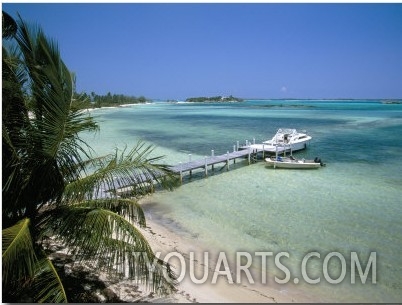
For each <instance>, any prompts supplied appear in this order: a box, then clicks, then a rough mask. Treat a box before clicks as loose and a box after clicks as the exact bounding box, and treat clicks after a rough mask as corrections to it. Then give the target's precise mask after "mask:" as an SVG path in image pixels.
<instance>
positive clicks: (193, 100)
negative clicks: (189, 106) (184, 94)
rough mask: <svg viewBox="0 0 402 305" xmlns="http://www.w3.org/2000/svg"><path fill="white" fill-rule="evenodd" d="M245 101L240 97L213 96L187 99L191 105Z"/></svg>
mask: <svg viewBox="0 0 402 305" xmlns="http://www.w3.org/2000/svg"><path fill="white" fill-rule="evenodd" d="M242 101H243V100H242V99H241V98H238V97H234V96H232V95H230V96H221V95H218V96H212V97H205V96H201V97H190V98H188V99H186V102H189V103H205V102H242Z"/></svg>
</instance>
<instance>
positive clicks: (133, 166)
mask: <svg viewBox="0 0 402 305" xmlns="http://www.w3.org/2000/svg"><path fill="white" fill-rule="evenodd" d="M153 148H154V147H153V146H152V145H146V144H145V143H144V142H142V141H139V142H138V143H137V145H136V146H135V147H134V148H132V149H131V150H130V151H128V152H126V149H124V150H122V151H119V150H117V149H116V152H115V154H111V155H108V156H105V157H103V158H97V159H96V160H94V162H93V163H92V164H91V166H92V168H93V172H92V173H91V174H88V175H87V176H85V177H83V178H81V179H79V180H77V181H74V182H72V183H70V184H68V185H67V186H66V188H65V193H64V196H65V198H66V200H67V201H74V200H83V199H92V198H99V196H101V195H104V194H105V192H106V191H110V192H111V194H112V196H113V194H116V193H117V190H118V189H120V188H124V187H132V190H131V196H132V197H135V196H139V195H145V194H148V193H150V192H151V191H152V188H153V183H154V182H155V183H157V184H160V185H162V186H163V187H165V188H169V189H171V188H173V187H174V186H175V185H176V183H177V180H176V179H175V174H174V173H173V172H172V171H171V170H170V169H169V167H168V166H167V165H165V164H161V163H156V162H158V161H160V160H161V159H162V158H163V157H162V156H157V157H153V156H151V153H152V152H153Z"/></svg>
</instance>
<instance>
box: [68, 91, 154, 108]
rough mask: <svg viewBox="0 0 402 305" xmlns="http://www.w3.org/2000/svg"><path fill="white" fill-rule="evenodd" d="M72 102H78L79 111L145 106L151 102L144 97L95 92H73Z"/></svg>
mask: <svg viewBox="0 0 402 305" xmlns="http://www.w3.org/2000/svg"><path fill="white" fill-rule="evenodd" d="M74 100H80V101H81V103H80V104H79V107H80V108H81V109H84V108H85V109H91V108H102V107H117V106H121V105H131V104H145V103H149V102H151V100H149V99H147V98H146V97H144V96H139V97H136V96H127V95H124V94H112V93H110V92H108V93H107V94H106V95H99V94H96V93H95V92H91V93H90V94H88V93H86V92H81V93H77V92H75V91H74Z"/></svg>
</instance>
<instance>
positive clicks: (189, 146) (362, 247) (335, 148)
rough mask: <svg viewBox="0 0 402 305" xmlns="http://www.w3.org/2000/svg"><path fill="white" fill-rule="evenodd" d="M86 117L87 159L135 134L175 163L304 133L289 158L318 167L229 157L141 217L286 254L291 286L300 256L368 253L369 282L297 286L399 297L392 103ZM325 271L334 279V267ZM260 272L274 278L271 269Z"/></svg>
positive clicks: (348, 296)
mask: <svg viewBox="0 0 402 305" xmlns="http://www.w3.org/2000/svg"><path fill="white" fill-rule="evenodd" d="M93 114H94V115H96V116H99V117H98V119H99V120H100V121H101V131H100V133H99V134H98V135H97V136H96V137H95V138H94V137H89V138H88V139H89V141H90V142H91V144H92V147H93V148H95V149H96V151H97V152H98V153H100V154H101V153H106V152H110V151H111V150H112V149H113V147H123V146H124V145H125V144H127V145H128V146H132V145H134V144H135V143H136V141H137V140H138V139H140V138H141V139H143V140H145V141H147V142H149V143H153V144H155V145H156V146H157V148H156V154H162V155H166V158H165V162H166V163H168V164H176V163H178V162H186V161H187V160H188V159H189V156H188V154H190V153H191V154H192V159H193V160H195V159H197V158H202V157H203V156H208V155H210V154H211V149H214V151H215V155H218V154H223V153H226V151H232V150H233V145H234V144H236V141H240V143H244V142H245V140H248V141H252V140H253V138H255V140H256V142H261V141H262V140H267V139H269V138H271V137H272V136H273V135H274V134H275V132H276V130H277V129H278V128H281V127H289V128H296V129H298V130H307V131H308V133H309V134H310V135H311V136H312V137H313V140H312V142H311V145H310V146H309V148H308V149H307V150H306V151H303V152H298V153H296V154H297V156H299V157H309V158H314V157H315V156H319V157H320V158H321V159H322V160H323V161H324V162H325V163H327V166H326V167H324V168H321V169H318V170H307V171H303V170H283V169H282V170H281V169H276V170H274V169H269V168H266V167H265V165H264V163H263V162H259V163H256V164H252V165H250V166H246V165H244V166H242V165H241V163H242V162H238V163H237V165H236V169H234V166H233V165H232V164H231V166H232V170H230V171H228V172H226V170H222V171H220V170H219V169H220V167H221V166H219V165H218V166H216V168H215V172H214V173H212V171H210V174H211V175H210V176H209V177H208V178H207V179H201V178H202V176H203V172H202V171H198V172H196V173H194V177H193V178H192V181H191V183H185V184H184V185H183V186H181V187H179V188H178V189H176V190H175V191H174V192H159V193H156V194H155V195H153V196H152V197H151V200H152V202H156V203H158V204H157V205H155V207H154V208H153V210H152V211H151V213H153V215H155V216H156V217H158V218H160V219H161V221H162V222H164V223H165V224H166V225H167V226H170V227H171V228H172V229H175V230H178V228H181V230H185V231H186V232H190V234H191V236H193V237H194V238H197V239H198V240H201V241H203V242H205V243H206V244H208V245H211V247H213V248H214V249H221V250H225V251H228V252H234V251H239V250H243V251H249V252H251V253H253V252H254V251H272V252H274V253H278V252H281V251H286V252H289V253H290V258H289V259H288V260H287V261H285V262H284V265H287V266H288V268H289V269H290V270H291V273H292V279H293V278H294V277H300V264H301V260H302V258H303V256H304V255H305V254H306V253H308V252H311V251H317V252H319V253H321V262H322V261H323V259H324V257H325V255H326V254H327V253H329V252H332V251H336V252H340V253H342V255H344V257H345V258H346V262H347V266H348V267H350V259H349V258H350V252H351V251H356V252H357V253H358V255H360V257H361V258H362V260H361V262H362V264H363V262H364V258H366V259H367V257H368V255H369V253H370V252H372V251H375V252H377V284H376V285H373V284H371V283H370V284H366V285H362V284H355V285H351V284H350V272H349V271H348V272H347V274H346V277H345V280H344V281H343V282H342V283H341V284H338V285H330V284H327V283H325V281H321V283H320V284H317V285H308V284H305V283H304V284H303V283H300V284H299V285H298V286H297V287H298V289H301V290H303V291H306V293H314V295H315V296H317V297H318V298H322V300H324V301H349V302H397V301H400V300H401V299H402V292H401V291H402V255H401V254H400V253H401V251H402V217H401V215H402V205H401V199H400V198H401V197H402V187H401V186H402V174H401V172H402V140H401V138H400V134H401V133H402V105H395V104H388V105H386V104H381V103H380V101H364V100H362V101H306V100H301V101H299V100H273V101H272V100H265V101H246V102H244V103H225V104H186V103H183V104H167V103H155V104H151V105H140V106H134V107H129V108H115V109H101V110H97V111H94V112H93ZM243 163H244V164H245V162H243ZM179 233H180V232H179ZM333 261H336V259H334V260H333ZM316 263H317V262H316V261H312V262H311V265H309V267H310V268H311V270H312V274H318V273H315V272H316V271H315V269H314V268H320V266H319V264H318V263H317V264H316ZM364 266H365V265H364ZM364 266H363V267H364ZM256 268H258V266H257V267H256ZM330 268H332V269H331V270H332V271H333V272H334V274H337V273H336V272H338V271H339V270H338V269H339V264H338V265H337V264H336V263H334V264H333V266H330ZM309 270H310V269H309ZM337 270H338V271H337ZM272 272H273V273H278V276H279V277H281V278H283V277H284V275H283V273H281V271H279V272H278V269H276V270H272ZM317 272H318V271H317ZM312 277H314V276H312ZM335 277H336V276H335ZM321 278H322V277H321ZM369 279H370V276H369ZM368 281H369V282H371V280H368Z"/></svg>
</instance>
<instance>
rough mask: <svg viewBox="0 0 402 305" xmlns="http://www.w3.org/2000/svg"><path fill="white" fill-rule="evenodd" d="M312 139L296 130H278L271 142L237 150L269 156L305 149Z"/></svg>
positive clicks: (250, 145)
mask: <svg viewBox="0 0 402 305" xmlns="http://www.w3.org/2000/svg"><path fill="white" fill-rule="evenodd" d="M311 139H312V137H311V136H309V135H307V133H305V132H298V131H297V130H296V129H291V128H280V129H278V131H277V132H276V134H275V135H274V136H273V137H272V139H271V140H267V141H264V142H262V143H260V144H255V143H253V144H249V145H247V144H246V146H243V147H240V148H239V149H240V150H242V149H248V148H250V149H251V150H253V151H254V150H256V151H264V152H267V153H270V154H275V153H279V154H280V153H284V152H290V153H292V152H294V151H298V150H302V149H306V148H307V145H308V144H309V143H310V140H311Z"/></svg>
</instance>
